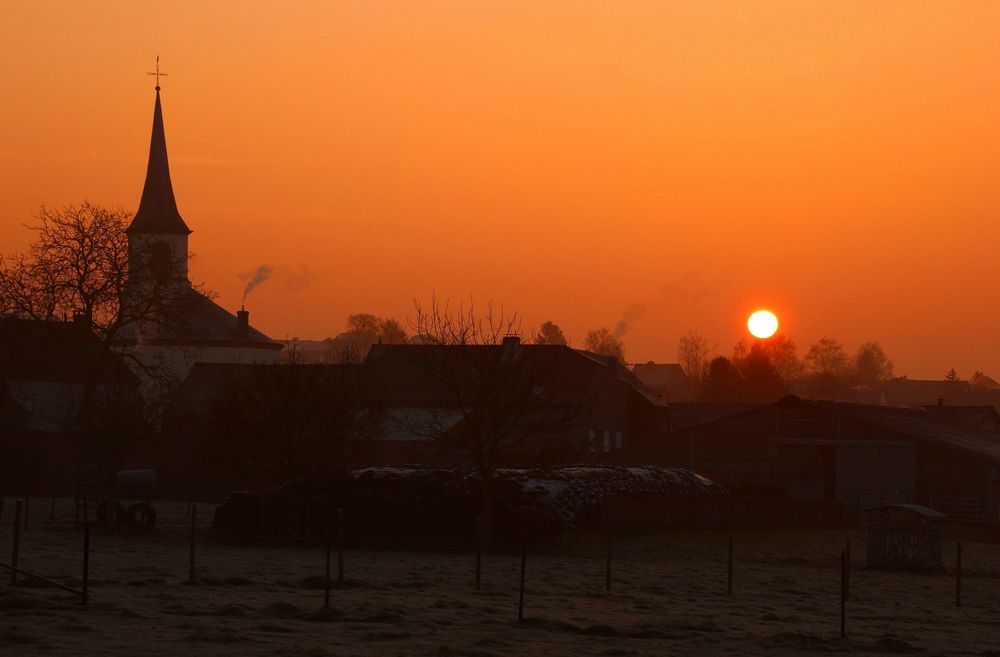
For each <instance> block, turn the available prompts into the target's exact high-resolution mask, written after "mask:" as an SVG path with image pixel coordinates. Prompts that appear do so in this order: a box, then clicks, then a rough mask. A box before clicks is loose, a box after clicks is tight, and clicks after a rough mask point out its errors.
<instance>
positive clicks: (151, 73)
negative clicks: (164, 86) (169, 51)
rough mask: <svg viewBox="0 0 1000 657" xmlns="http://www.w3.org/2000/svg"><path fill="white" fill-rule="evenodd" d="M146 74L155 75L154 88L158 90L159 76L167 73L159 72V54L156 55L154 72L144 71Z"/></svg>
mask: <svg viewBox="0 0 1000 657" xmlns="http://www.w3.org/2000/svg"><path fill="white" fill-rule="evenodd" d="M146 75H155V76H156V90H157V91H159V90H160V76H166V75H167V74H166V73H160V56H159V55H157V56H156V71H155V72H150V73H146Z"/></svg>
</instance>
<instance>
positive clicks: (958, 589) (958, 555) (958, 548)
mask: <svg viewBox="0 0 1000 657" xmlns="http://www.w3.org/2000/svg"><path fill="white" fill-rule="evenodd" d="M955 606H956V607H961V606H962V542H961V541H959V542H958V543H956V544H955Z"/></svg>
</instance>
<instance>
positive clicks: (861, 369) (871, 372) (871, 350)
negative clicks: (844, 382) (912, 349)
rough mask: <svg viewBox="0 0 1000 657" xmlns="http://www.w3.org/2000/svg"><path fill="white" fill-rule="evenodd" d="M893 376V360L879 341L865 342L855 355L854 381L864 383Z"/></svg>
mask: <svg viewBox="0 0 1000 657" xmlns="http://www.w3.org/2000/svg"><path fill="white" fill-rule="evenodd" d="M891 378H892V361H891V360H889V357H888V356H886V355H885V351H883V349H882V346H881V345H880V344H879V343H877V342H865V343H864V344H862V345H861V346H860V347H858V353H857V355H855V357H854V376H853V379H854V382H855V383H862V384H871V383H877V382H878V381H887V380H889V379H891Z"/></svg>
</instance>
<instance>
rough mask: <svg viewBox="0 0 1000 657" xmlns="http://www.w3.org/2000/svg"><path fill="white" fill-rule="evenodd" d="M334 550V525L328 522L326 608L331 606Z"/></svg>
mask: <svg viewBox="0 0 1000 657" xmlns="http://www.w3.org/2000/svg"><path fill="white" fill-rule="evenodd" d="M326 517H327V519H328V520H329V518H330V515H329V511H328V512H327V516H326ZM332 550H333V527H331V526H330V523H329V522H327V523H326V593H325V594H324V597H323V608H324V609H326V608H328V607H329V606H330V552H331V551H332Z"/></svg>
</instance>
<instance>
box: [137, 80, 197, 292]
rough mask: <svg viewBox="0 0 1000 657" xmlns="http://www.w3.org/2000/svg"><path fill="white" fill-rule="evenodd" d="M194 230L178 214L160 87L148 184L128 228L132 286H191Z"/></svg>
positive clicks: (150, 149)
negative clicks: (190, 251) (190, 252)
mask: <svg viewBox="0 0 1000 657" xmlns="http://www.w3.org/2000/svg"><path fill="white" fill-rule="evenodd" d="M190 234H191V229H190V228H188V226H187V224H186V223H184V219H182V218H181V215H180V212H178V211H177V201H176V200H175V199H174V188H173V185H172V184H171V182H170V165H169V163H168V162H167V138H166V135H165V134H164V130H163V109H162V107H161V105H160V86H159V85H157V86H156V104H155V105H154V106H153V135H152V138H151V139H150V142H149V162H148V164H147V165H146V183H145V185H144V186H143V188H142V199H141V200H140V201H139V211H138V212H136V213H135V218H134V219H132V223H131V224H130V225H129V227H128V251H129V281H130V283H131V284H133V285H151V284H159V285H163V286H166V287H168V288H172V289H174V290H176V289H177V288H183V287H185V286H187V287H190V285H191V283H190V281H189V280H188V270H187V265H188V235H190Z"/></svg>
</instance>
